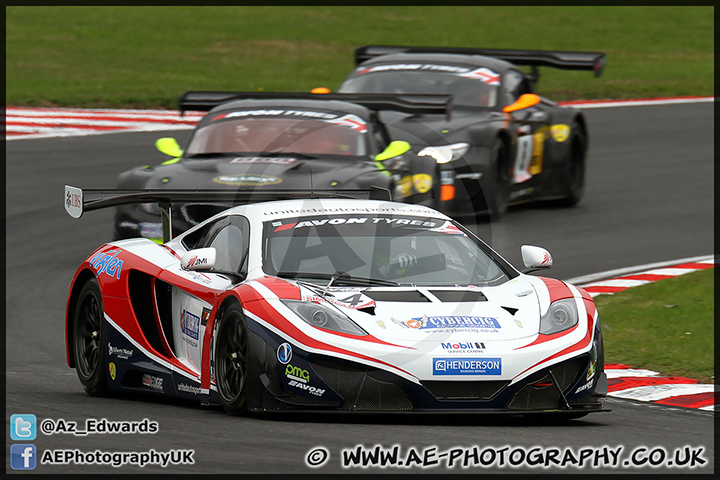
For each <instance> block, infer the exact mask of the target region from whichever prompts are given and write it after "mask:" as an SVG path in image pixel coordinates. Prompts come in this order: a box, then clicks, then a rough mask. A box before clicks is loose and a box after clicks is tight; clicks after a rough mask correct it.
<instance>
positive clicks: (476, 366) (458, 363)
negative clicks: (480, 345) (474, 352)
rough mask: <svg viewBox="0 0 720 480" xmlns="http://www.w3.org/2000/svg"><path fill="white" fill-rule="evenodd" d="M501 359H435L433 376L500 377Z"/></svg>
mask: <svg viewBox="0 0 720 480" xmlns="http://www.w3.org/2000/svg"><path fill="white" fill-rule="evenodd" d="M500 374H502V360H501V359H500V358H433V375H500Z"/></svg>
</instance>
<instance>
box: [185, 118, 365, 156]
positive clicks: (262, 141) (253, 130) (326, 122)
mask: <svg viewBox="0 0 720 480" xmlns="http://www.w3.org/2000/svg"><path fill="white" fill-rule="evenodd" d="M300 113H303V115H299V114H300ZM366 132H367V123H366V122H365V121H364V120H363V119H362V118H360V117H358V116H356V115H350V114H348V115H338V114H335V113H327V112H296V111H287V110H270V109H268V110H239V111H234V112H225V113H220V114H217V115H215V116H214V117H213V118H211V119H210V120H209V121H208V122H207V123H205V125H202V126H201V127H200V128H198V130H197V131H196V132H195V135H194V136H193V138H192V140H191V142H190V145H189V146H188V148H187V155H189V156H191V155H200V154H212V153H246V152H247V153H258V152H278V153H282V152H287V153H303V154H309V155H348V156H363V155H366V153H367V152H366V150H367V149H366V139H365V134H366Z"/></svg>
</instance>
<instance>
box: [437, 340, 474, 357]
mask: <svg viewBox="0 0 720 480" xmlns="http://www.w3.org/2000/svg"><path fill="white" fill-rule="evenodd" d="M440 347H441V348H442V350H443V352H444V353H449V354H465V353H483V352H484V351H485V343H483V342H472V341H469V340H468V341H463V342H441V343H440Z"/></svg>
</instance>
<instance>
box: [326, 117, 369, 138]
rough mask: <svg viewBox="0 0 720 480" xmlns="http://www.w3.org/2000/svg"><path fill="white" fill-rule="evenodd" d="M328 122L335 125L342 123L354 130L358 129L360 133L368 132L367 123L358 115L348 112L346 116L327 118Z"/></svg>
mask: <svg viewBox="0 0 720 480" xmlns="http://www.w3.org/2000/svg"><path fill="white" fill-rule="evenodd" d="M325 121H326V122H328V123H333V124H335V125H341V126H343V127H350V128H352V129H353V130H357V131H358V132H360V133H365V132H367V123H366V122H365V120H363V119H362V118H360V117H358V116H357V115H352V114H347V115H345V116H344V117H340V118H336V119H334V120H325Z"/></svg>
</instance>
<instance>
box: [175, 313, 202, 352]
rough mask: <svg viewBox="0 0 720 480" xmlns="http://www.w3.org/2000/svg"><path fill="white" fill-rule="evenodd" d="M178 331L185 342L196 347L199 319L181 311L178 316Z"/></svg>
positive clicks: (198, 334)
mask: <svg viewBox="0 0 720 480" xmlns="http://www.w3.org/2000/svg"><path fill="white" fill-rule="evenodd" d="M180 330H181V331H182V333H183V335H184V339H185V342H187V343H189V344H190V345H191V346H193V347H197V345H198V344H197V340H198V339H199V338H200V317H198V316H197V315H193V314H192V313H190V312H189V311H187V310H183V311H182V313H181V314H180Z"/></svg>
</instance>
